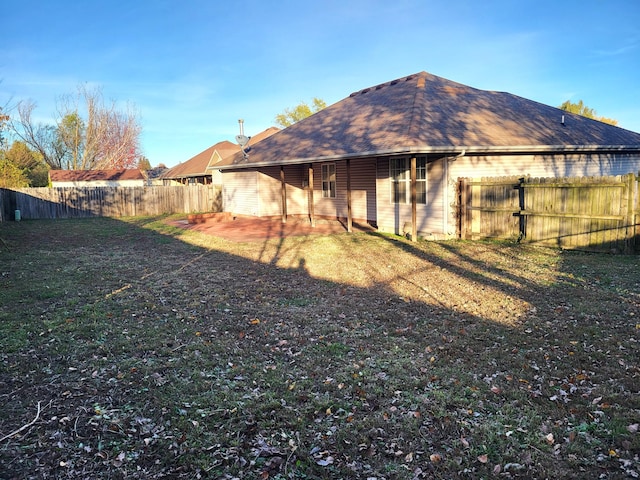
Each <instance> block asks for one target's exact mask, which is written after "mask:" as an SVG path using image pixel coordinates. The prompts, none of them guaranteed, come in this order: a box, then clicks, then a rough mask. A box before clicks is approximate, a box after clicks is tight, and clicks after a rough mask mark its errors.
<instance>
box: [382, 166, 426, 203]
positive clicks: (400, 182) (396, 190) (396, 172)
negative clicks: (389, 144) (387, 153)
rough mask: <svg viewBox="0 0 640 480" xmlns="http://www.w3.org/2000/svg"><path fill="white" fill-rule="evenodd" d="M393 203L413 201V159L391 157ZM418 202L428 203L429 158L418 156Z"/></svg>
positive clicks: (390, 171)
mask: <svg viewBox="0 0 640 480" xmlns="http://www.w3.org/2000/svg"><path fill="white" fill-rule="evenodd" d="M389 179H390V183H391V203H411V159H409V158H391V159H389ZM416 203H420V204H423V205H426V203H427V158H426V157H417V158H416Z"/></svg>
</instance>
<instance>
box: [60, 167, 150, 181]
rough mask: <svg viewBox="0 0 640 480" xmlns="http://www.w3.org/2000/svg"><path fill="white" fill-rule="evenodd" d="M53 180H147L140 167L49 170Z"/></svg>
mask: <svg viewBox="0 0 640 480" xmlns="http://www.w3.org/2000/svg"><path fill="white" fill-rule="evenodd" d="M49 178H50V179H51V181H52V182H95V181H120V180H145V177H144V174H143V173H142V171H141V170H140V169H137V168H134V169H131V168H129V169H125V168H122V169H110V170H49Z"/></svg>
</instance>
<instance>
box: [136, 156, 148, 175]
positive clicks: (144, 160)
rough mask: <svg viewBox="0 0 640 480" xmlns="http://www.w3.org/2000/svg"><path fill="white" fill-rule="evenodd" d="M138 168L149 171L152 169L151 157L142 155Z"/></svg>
mask: <svg viewBox="0 0 640 480" xmlns="http://www.w3.org/2000/svg"><path fill="white" fill-rule="evenodd" d="M138 168H139V169H140V170H143V171H145V172H148V171H149V170H151V162H150V161H149V159H148V158H147V157H145V156H144V155H142V156H141V157H140V158H139V159H138Z"/></svg>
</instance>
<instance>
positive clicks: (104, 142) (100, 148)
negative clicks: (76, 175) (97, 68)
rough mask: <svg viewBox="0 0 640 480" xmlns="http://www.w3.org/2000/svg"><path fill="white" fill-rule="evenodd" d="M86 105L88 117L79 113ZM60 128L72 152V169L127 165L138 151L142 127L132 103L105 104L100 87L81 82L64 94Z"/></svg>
mask: <svg viewBox="0 0 640 480" xmlns="http://www.w3.org/2000/svg"><path fill="white" fill-rule="evenodd" d="M81 106H84V109H85V115H86V117H85V118H84V119H83V118H82V116H81V115H80V108H81ZM58 130H59V131H60V132H61V135H60V137H61V139H63V142H64V143H65V145H66V147H67V149H68V151H69V156H70V167H69V168H70V169H75V170H77V169H81V170H86V169H97V168H128V167H133V166H135V164H136V162H137V158H138V154H139V138H140V132H141V128H140V125H139V124H138V119H137V116H136V114H135V112H134V111H133V109H132V108H131V107H128V108H127V110H126V111H120V110H118V109H117V108H116V105H115V102H111V104H108V105H107V104H105V102H104V99H103V96H102V92H101V91H100V90H99V89H94V90H89V89H88V88H86V87H84V86H81V87H79V88H78V94H77V95H76V96H65V97H63V98H62V99H61V102H60V107H59V121H58Z"/></svg>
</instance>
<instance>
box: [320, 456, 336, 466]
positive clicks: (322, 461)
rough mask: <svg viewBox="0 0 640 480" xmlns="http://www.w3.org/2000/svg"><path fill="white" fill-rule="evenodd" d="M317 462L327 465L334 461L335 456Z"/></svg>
mask: <svg viewBox="0 0 640 480" xmlns="http://www.w3.org/2000/svg"><path fill="white" fill-rule="evenodd" d="M316 463H317V464H318V465H320V466H321V467H326V466H327V465H331V464H332V463H333V457H327V458H321V459H320V460H316Z"/></svg>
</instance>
